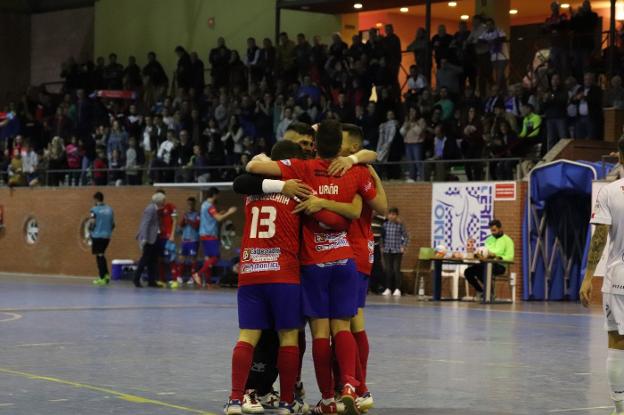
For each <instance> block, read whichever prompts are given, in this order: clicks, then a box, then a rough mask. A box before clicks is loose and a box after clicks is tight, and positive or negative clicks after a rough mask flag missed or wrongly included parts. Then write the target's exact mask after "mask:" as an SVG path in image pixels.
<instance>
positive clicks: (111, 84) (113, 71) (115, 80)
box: [104, 53, 124, 89]
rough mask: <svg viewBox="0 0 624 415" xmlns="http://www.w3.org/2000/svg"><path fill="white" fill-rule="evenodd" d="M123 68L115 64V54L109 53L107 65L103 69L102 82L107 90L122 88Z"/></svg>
mask: <svg viewBox="0 0 624 415" xmlns="http://www.w3.org/2000/svg"><path fill="white" fill-rule="evenodd" d="M123 74H124V67H123V66H122V65H121V64H120V63H118V62H117V54H115V53H111V54H110V55H109V56H108V65H106V68H105V69H104V81H105V82H106V88H107V89H122V88H123Z"/></svg>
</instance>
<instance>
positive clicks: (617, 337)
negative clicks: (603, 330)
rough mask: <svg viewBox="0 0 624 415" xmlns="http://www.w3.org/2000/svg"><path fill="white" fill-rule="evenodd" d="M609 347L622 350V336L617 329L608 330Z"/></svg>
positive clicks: (623, 337) (623, 338)
mask: <svg viewBox="0 0 624 415" xmlns="http://www.w3.org/2000/svg"><path fill="white" fill-rule="evenodd" d="M609 349H616V350H624V336H623V335H621V334H620V333H618V332H617V331H610V332H609Z"/></svg>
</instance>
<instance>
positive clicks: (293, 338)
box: [279, 329, 299, 346]
mask: <svg viewBox="0 0 624 415" xmlns="http://www.w3.org/2000/svg"><path fill="white" fill-rule="evenodd" d="M279 341H280V346H298V345H299V330H297V329H293V330H280V331H279Z"/></svg>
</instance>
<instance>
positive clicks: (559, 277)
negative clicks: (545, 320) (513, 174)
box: [522, 160, 611, 300]
mask: <svg viewBox="0 0 624 415" xmlns="http://www.w3.org/2000/svg"><path fill="white" fill-rule="evenodd" d="M610 167H611V166H603V165H602V164H600V163H592V162H584V161H569V160H558V161H555V162H552V163H547V164H544V165H541V166H538V167H536V168H535V169H533V171H531V173H530V174H529V188H528V197H527V207H526V211H525V216H524V223H523V248H524V249H523V257H522V261H523V263H522V264H523V267H522V268H523V274H524V279H523V280H524V290H523V299H524V300H577V299H578V289H579V285H580V282H581V280H582V277H583V271H584V268H585V261H586V253H587V250H588V249H589V241H590V235H591V228H590V227H589V217H590V215H591V193H592V182H593V181H594V180H597V179H600V178H604V176H605V175H606V173H607V172H608V170H609V169H610Z"/></svg>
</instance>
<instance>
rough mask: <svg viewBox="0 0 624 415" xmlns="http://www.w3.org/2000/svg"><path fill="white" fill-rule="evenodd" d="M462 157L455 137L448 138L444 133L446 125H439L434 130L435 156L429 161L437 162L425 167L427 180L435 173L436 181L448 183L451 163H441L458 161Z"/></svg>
mask: <svg viewBox="0 0 624 415" xmlns="http://www.w3.org/2000/svg"><path fill="white" fill-rule="evenodd" d="M460 155H461V153H460V151H459V147H458V146H457V140H456V139H455V138H454V137H447V136H446V134H445V131H444V125H443V124H438V125H437V126H436V127H435V129H434V137H433V156H432V157H431V158H430V159H429V160H436V161H437V162H436V163H434V164H432V163H428V164H427V165H426V166H425V179H427V178H429V177H431V173H432V172H434V173H435V175H434V180H435V181H446V180H447V179H448V176H449V169H450V167H451V163H444V162H441V161H445V160H456V159H458V158H459V157H460Z"/></svg>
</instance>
